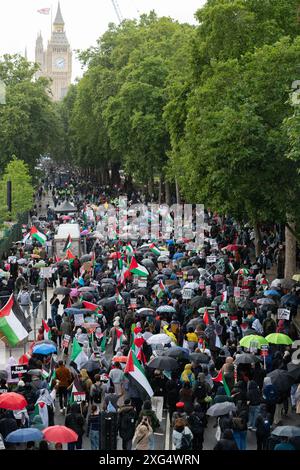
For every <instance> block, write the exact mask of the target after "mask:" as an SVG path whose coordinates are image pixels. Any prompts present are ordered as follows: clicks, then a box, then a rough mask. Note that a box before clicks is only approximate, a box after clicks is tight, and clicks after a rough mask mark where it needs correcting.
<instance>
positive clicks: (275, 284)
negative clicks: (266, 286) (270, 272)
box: [271, 279, 282, 287]
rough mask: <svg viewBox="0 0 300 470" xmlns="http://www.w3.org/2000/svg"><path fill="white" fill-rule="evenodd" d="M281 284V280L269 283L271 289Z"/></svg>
mask: <svg viewBox="0 0 300 470" xmlns="http://www.w3.org/2000/svg"><path fill="white" fill-rule="evenodd" d="M281 282H282V279H274V281H272V282H271V287H280V286H281Z"/></svg>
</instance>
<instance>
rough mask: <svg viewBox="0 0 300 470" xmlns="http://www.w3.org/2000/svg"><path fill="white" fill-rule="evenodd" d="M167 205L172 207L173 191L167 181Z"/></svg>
mask: <svg viewBox="0 0 300 470" xmlns="http://www.w3.org/2000/svg"><path fill="white" fill-rule="evenodd" d="M165 192H166V204H167V205H168V206H170V205H171V191H170V184H169V181H165Z"/></svg>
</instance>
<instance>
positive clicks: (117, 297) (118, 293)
mask: <svg viewBox="0 0 300 470" xmlns="http://www.w3.org/2000/svg"><path fill="white" fill-rule="evenodd" d="M116 302H117V305H124V304H125V302H124V299H123V297H122V296H121V294H120V292H119V290H118V289H116Z"/></svg>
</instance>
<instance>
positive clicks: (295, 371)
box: [287, 362, 300, 383]
mask: <svg viewBox="0 0 300 470" xmlns="http://www.w3.org/2000/svg"><path fill="white" fill-rule="evenodd" d="M287 369H288V370H287V372H288V375H289V376H290V377H291V378H292V379H293V380H294V382H295V383H299V382H300V364H293V362H290V363H289V364H288V365H287Z"/></svg>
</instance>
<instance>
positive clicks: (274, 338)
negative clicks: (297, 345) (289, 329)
mask: <svg viewBox="0 0 300 470" xmlns="http://www.w3.org/2000/svg"><path fill="white" fill-rule="evenodd" d="M266 340H267V341H268V342H269V343H272V344H286V345H290V344H293V340H292V339H291V338H290V337H289V336H287V335H284V334H282V333H271V334H270V335H268V336H266Z"/></svg>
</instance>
